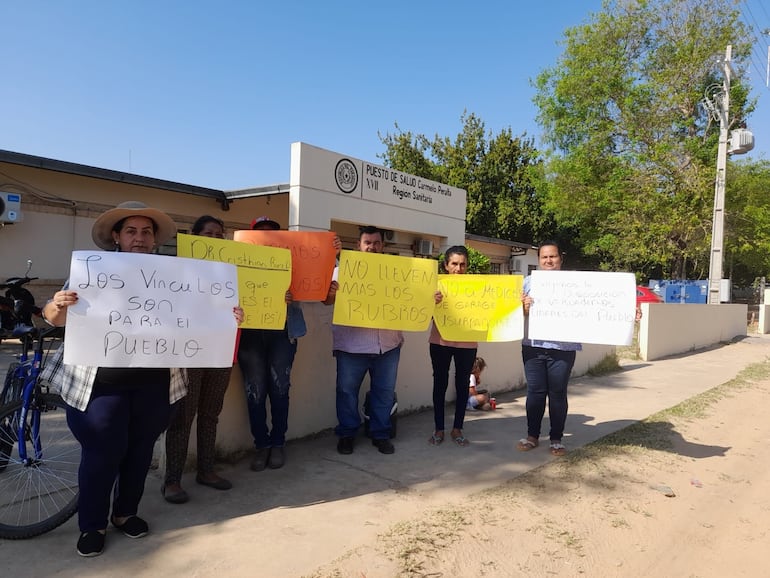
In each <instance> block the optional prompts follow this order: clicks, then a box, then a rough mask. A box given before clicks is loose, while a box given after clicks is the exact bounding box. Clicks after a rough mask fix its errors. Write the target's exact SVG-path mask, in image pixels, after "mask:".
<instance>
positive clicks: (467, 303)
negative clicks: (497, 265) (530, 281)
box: [433, 275, 524, 341]
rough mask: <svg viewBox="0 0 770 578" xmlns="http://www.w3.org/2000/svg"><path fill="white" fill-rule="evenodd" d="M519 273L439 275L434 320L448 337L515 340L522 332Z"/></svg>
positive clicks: (464, 339) (521, 279)
mask: <svg viewBox="0 0 770 578" xmlns="http://www.w3.org/2000/svg"><path fill="white" fill-rule="evenodd" d="M523 280H524V278H523V277H522V276H521V275H439V276H438V288H439V291H441V293H442V295H443V296H444V297H443V299H442V301H441V303H438V304H437V305H436V309H435V311H434V313H433V320H434V322H435V323H436V329H438V332H439V333H440V334H441V337H443V338H444V339H446V340H447V341H516V340H518V339H521V338H522V337H523V336H524V322H523V321H524V320H523V316H522V315H523V312H522V309H521V286H522V282H523Z"/></svg>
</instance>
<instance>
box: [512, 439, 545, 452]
mask: <svg viewBox="0 0 770 578" xmlns="http://www.w3.org/2000/svg"><path fill="white" fill-rule="evenodd" d="M538 445H540V444H539V443H538V442H533V441H532V440H530V439H527V438H521V439H520V440H519V443H517V444H516V449H517V450H519V451H520V452H528V451H529V450H534V449H535V448H536V447H537V446H538Z"/></svg>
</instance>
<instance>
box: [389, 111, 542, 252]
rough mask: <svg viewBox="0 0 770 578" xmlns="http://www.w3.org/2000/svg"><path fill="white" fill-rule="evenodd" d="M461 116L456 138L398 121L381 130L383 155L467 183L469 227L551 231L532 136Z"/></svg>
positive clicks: (491, 232) (517, 233)
mask: <svg viewBox="0 0 770 578" xmlns="http://www.w3.org/2000/svg"><path fill="white" fill-rule="evenodd" d="M460 120H461V123H462V131H461V132H460V133H459V134H458V135H457V136H456V137H455V138H450V137H440V136H438V135H436V136H435V137H434V138H433V139H432V140H431V139H428V138H427V137H426V136H425V135H422V134H418V135H415V134H412V133H411V132H404V131H402V130H401V129H400V128H399V127H398V125H396V132H395V133H394V134H390V133H388V134H386V135H385V136H382V135H380V140H381V141H382V143H383V144H384V145H385V146H386V150H385V152H384V153H383V154H382V155H380V158H382V159H383V160H384V162H385V164H386V165H387V166H389V167H392V168H394V169H398V170H400V171H404V172H407V173H410V174H414V175H418V176H421V177H425V178H429V179H432V180H435V181H439V182H442V183H445V184H448V185H452V186H454V187H459V188H462V189H465V190H466V191H467V209H466V228H467V231H468V232H469V233H473V234H476V235H484V236H487V237H495V238H501V239H510V240H524V241H530V240H533V239H536V238H539V237H541V236H542V235H543V234H550V232H551V230H552V229H553V221H552V220H551V219H550V218H549V217H548V215H547V214H546V213H545V212H544V209H543V204H542V202H541V200H540V199H541V197H540V195H539V194H538V186H540V183H542V182H543V180H544V172H543V164H542V160H541V158H540V155H539V153H538V152H537V150H536V149H535V148H534V144H533V141H532V140H531V139H529V138H527V136H526V134H524V135H522V136H520V137H514V136H513V134H512V132H511V129H510V128H507V129H503V130H501V131H500V133H499V134H497V135H494V134H492V132H491V131H490V132H487V131H486V129H485V126H484V122H483V121H482V120H481V119H479V118H478V117H477V116H476V115H475V114H472V113H471V114H468V113H464V114H463V115H462V116H461V119H460Z"/></svg>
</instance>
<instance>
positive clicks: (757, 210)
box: [725, 159, 770, 287]
mask: <svg viewBox="0 0 770 578" xmlns="http://www.w3.org/2000/svg"><path fill="white" fill-rule="evenodd" d="M725 188H726V191H727V192H726V194H725V213H726V218H725V257H726V260H725V273H726V274H729V276H730V278H731V279H732V280H733V284H734V285H737V286H744V287H746V286H749V285H751V283H752V282H753V281H754V279H756V278H757V277H767V276H770V195H768V191H770V161H768V160H765V159H763V160H759V161H749V160H743V161H738V162H734V163H730V165H729V166H728V167H727V182H726V185H725Z"/></svg>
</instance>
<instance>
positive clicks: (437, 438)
mask: <svg viewBox="0 0 770 578" xmlns="http://www.w3.org/2000/svg"><path fill="white" fill-rule="evenodd" d="M443 442H444V434H443V433H441V434H438V433H436V432H433V435H432V436H430V437H429V438H428V443H429V444H430V445H432V446H440V445H441V444H442V443H443Z"/></svg>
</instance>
